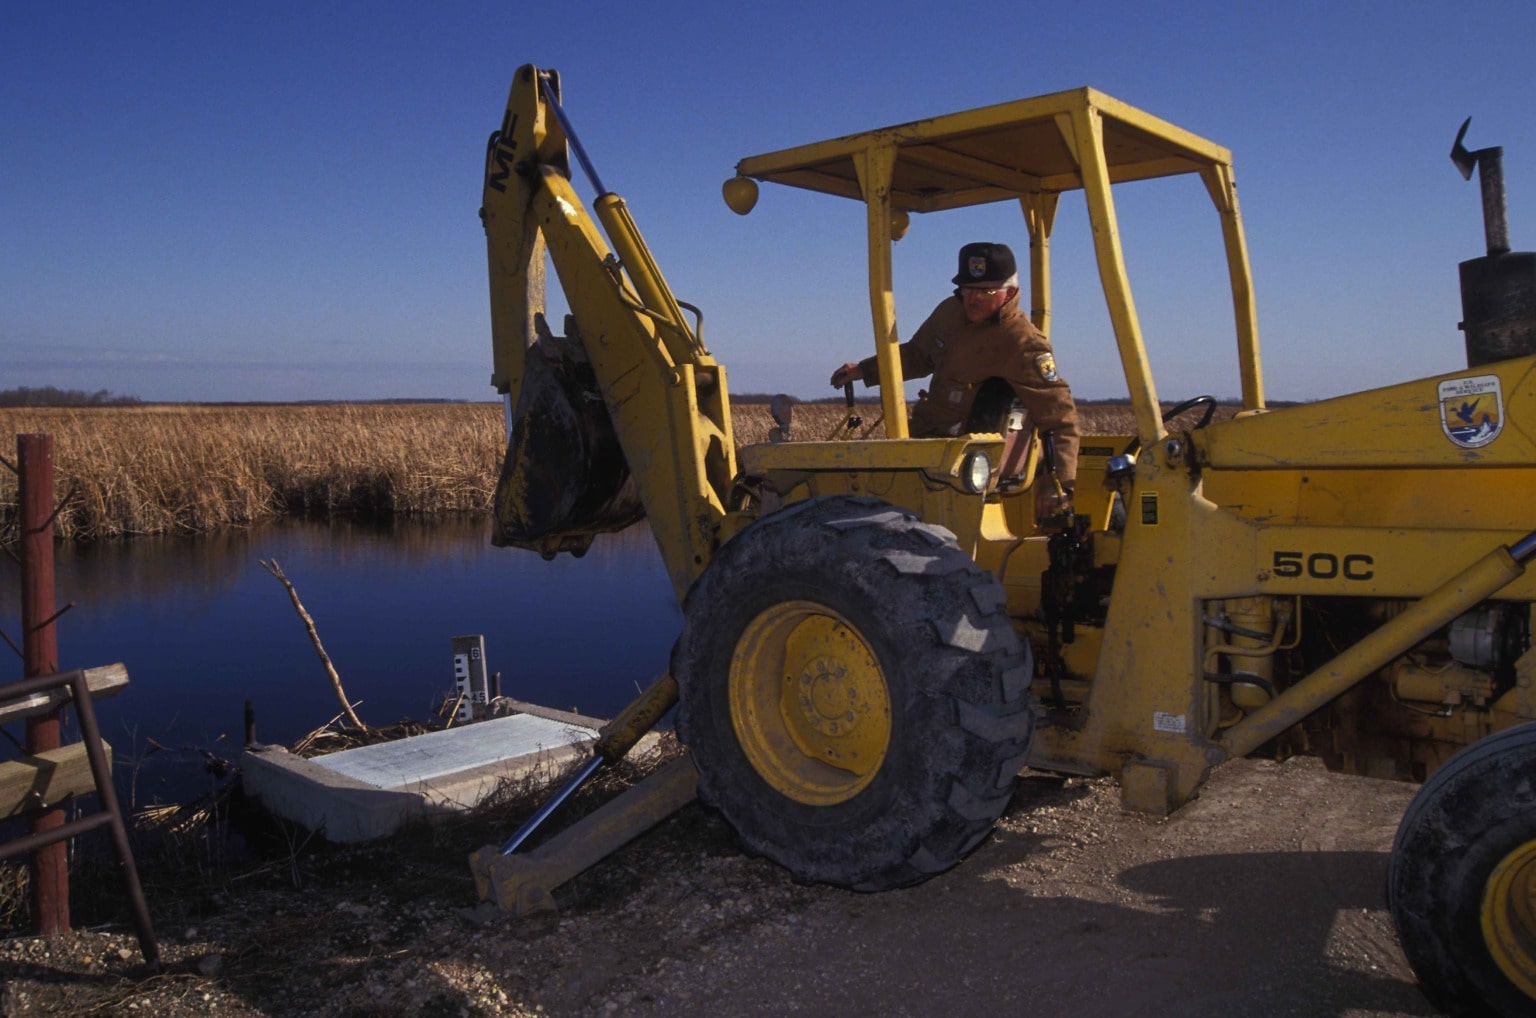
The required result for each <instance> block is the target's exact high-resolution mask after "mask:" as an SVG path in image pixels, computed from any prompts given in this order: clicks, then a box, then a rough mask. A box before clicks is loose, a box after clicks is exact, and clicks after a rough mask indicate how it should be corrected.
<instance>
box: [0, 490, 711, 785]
mask: <svg viewBox="0 0 1536 1018" xmlns="http://www.w3.org/2000/svg"><path fill="white" fill-rule="evenodd" d="M0 558H3V561H0V625H3V626H4V628H5V630H6V632H7V634H8V635H10V636H11V637H12V638H13V639H18V640H19V635H20V632H19V631H20V603H19V602H20V590H19V576H18V572H19V569H18V567H17V565H16V563H15V562H14V561H12V560H11V559H10V558H9V557H0ZM273 558H275V559H277V560H278V562H279V563H280V564H281V565H282V567H283V571H284V572H285V573H287V575H288V577H289V578H290V579H291V580H292V581H293V583H294V585H295V587H296V588H297V589H298V592H299V595H300V597H301V598H302V599H303V601H304V605H305V607H306V608H307V609H308V611H309V613H310V614H311V615H312V616H313V617H314V620H315V625H316V627H317V628H318V630H319V633H320V637H321V639H322V640H323V641H324V643H325V648H326V651H327V652H328V653H329V654H330V656H331V659H332V661H333V662H334V663H335V665H336V668H337V670H338V671H339V672H340V674H341V677H342V681H343V683H344V684H345V687H346V690H347V692H348V694H349V695H350V696H351V698H352V699H353V700H354V701H358V700H360V701H362V703H361V704H360V705H359V706H358V708H357V710H358V714H359V715H360V716H361V717H362V719H363V720H364V721H365V722H367V723H369V724H390V723H392V722H395V721H398V720H401V719H402V718H407V717H415V718H420V717H423V716H424V715H425V714H426V712H427V710H428V709H429V708H430V706H431V705H432V704H433V702H434V701H435V699H436V698H437V697H439V696H440V695H442V694H443V693H445V692H446V691H447V690H449V689H450V688H451V687H452V685H453V672H452V658H451V653H450V649H449V640H450V638H451V637H453V636H458V635H465V634H474V633H483V634H484V635H485V639H486V655H487V658H488V661H489V666H490V670H491V671H500V672H501V673H502V688H503V691H504V692H505V693H507V694H508V695H510V696H516V697H518V698H520V699H527V700H533V701H536V702H539V703H545V704H548V705H551V706H556V707H561V708H567V709H570V708H575V709H579V710H581V711H583V712H584V713H589V714H594V715H598V716H611V715H612V714H613V713H615V712H616V711H618V710H619V709H620V708H622V707H623V706H624V704H626V703H628V702H629V700H630V699H632V698H633V697H634V695H635V693H636V691H637V689H639V688H643V687H644V686H645V685H647V684H648V683H649V681H650V680H651V679H652V678H654V677H655V676H656V675H657V674H659V673H660V672H661V671H662V670H664V669H665V668H666V665H667V654H668V652H669V650H670V648H671V645H672V641H673V639H674V638H675V637H676V634H677V631H678V628H679V626H680V625H681V616H680V613H679V611H678V608H677V603H676V601H675V600H674V598H673V594H672V590H671V586H670V584H669V583H668V581H667V576H666V571H665V569H664V567H663V565H662V562H661V557H660V555H659V554H658V552H657V551H656V548H655V544H654V541H653V540H652V538H651V535H650V532H649V530H648V529H647V528H645V527H644V526H643V525H642V526H638V527H632V528H630V530H628V531H626V532H624V533H623V534H617V535H608V536H606V537H604V538H600V539H599V540H598V541H597V542H596V543H595V544H594V545H593V546H592V549H591V551H590V552H589V553H588V554H587V555H586V557H584V558H582V559H579V560H578V559H573V558H571V557H570V556H561V557H560V558H558V559H556V560H554V561H551V562H545V561H544V560H542V559H541V558H539V556H538V555H536V554H533V553H531V552H523V551H512V550H506V549H498V548H492V547H491V546H490V543H489V538H488V526H487V523H486V522H485V521H483V520H475V521H464V522H457V523H434V524H432V525H430V526H427V525H422V524H409V523H407V524H398V525H396V526H394V527H390V528H384V529H381V528H374V527H359V526H352V525H347V524H333V525H324V524H300V523H283V524H274V525H271V526H268V527H263V528H259V529H255V530H249V531H234V532H227V533H223V534H220V535H217V536H214V537H206V538H146V539H139V540H134V541H129V542H105V543H101V544H96V545H91V546H86V547H80V548H74V547H68V546H61V547H60V548H59V550H58V553H57V567H56V568H57V582H56V586H57V591H58V600H59V602H60V603H61V604H62V603H64V602H66V601H74V602H76V607H75V608H74V609H73V610H72V611H70V612H68V613H67V614H65V615H64V616H63V617H62V618H60V620H59V622H58V639H59V662H60V667H61V668H64V669H68V668H76V667H90V666H93V665H99V664H105V663H108V662H111V661H122V662H124V663H125V664H126V665H127V666H128V670H129V674H130V676H131V678H132V682H131V685H130V686H129V688H128V690H127V691H126V692H125V693H123V694H121V695H120V696H118V697H116V698H114V699H110V700H106V701H104V702H103V703H102V704H101V706H100V714H101V721H102V730H103V734H104V735H105V736H106V738H107V740H108V741H109V742H111V743H113V745H114V747H116V749H117V752H118V757H119V759H120V760H126V759H128V758H129V756H130V754H131V753H132V752H133V750H134V749H135V748H137V749H138V750H142V749H143V748H144V747H145V746H146V745H148V740H150V739H153V740H155V741H156V742H158V743H160V744H163V745H168V746H188V745H195V746H219V747H222V748H225V749H227V750H229V751H230V752H233V751H234V749H235V748H237V747H238V745H239V743H240V741H241V738H242V735H243V721H242V716H243V705H244V703H245V701H246V700H251V701H253V702H254V704H255V707H256V717H257V735H258V738H260V739H261V740H262V741H265V742H276V743H289V742H292V741H294V740H295V739H297V738H299V737H300V736H302V735H303V734H304V733H306V732H308V731H310V730H311V729H313V728H315V727H317V726H318V725H320V724H321V723H323V722H324V721H326V720H327V719H329V718H331V717H332V716H334V715H335V714H336V713H337V712H338V710H339V705H338V704H337V701H336V698H335V696H334V694H333V693H332V691H331V689H330V686H329V683H328V682H327V680H326V678H325V674H324V671H323V669H322V666H321V664H320V661H319V658H318V657H317V655H316V654H315V651H314V649H313V647H312V645H311V644H310V641H309V637H308V634H307V633H306V632H305V629H304V626H303V624H302V623H301V622H300V621H299V619H298V617H297V615H296V614H295V613H294V611H293V607H292V605H291V603H290V602H289V600H288V595H287V593H286V591H285V590H284V589H283V586H282V585H281V584H280V583H278V582H277V581H276V580H275V579H273V578H272V577H271V576H269V575H268V574H267V573H266V572H265V571H264V570H263V569H262V568H261V566H260V564H259V561H260V560H261V559H273ZM0 652H4V653H9V652H8V651H5V650H4V648H0ZM13 661H14V662H15V663H14V665H13V666H12V667H11V668H9V669H7V670H5V671H0V676H3V677H5V678H6V679H15V678H20V677H21V663H20V660H19V659H18V658H15V657H14V656H13ZM17 731H18V732H19V727H18V729H17ZM18 738H19V734H18ZM138 792H139V795H138V798H139V801H141V802H142V801H145V800H146V799H147V798H148V796H147V795H145V794H144V793H145V789H142V788H141V789H139V790H138Z"/></svg>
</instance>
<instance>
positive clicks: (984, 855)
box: [0, 759, 1435, 1018]
mask: <svg viewBox="0 0 1536 1018" xmlns="http://www.w3.org/2000/svg"><path fill="white" fill-rule="evenodd" d="M1412 793H1413V787H1412V786H1408V785H1401V784H1396V783H1388V782H1381V781H1373V780H1369V779H1362V778H1353V777H1343V776H1339V775H1333V774H1329V773H1327V772H1326V771H1325V770H1324V769H1323V768H1322V767H1321V765H1319V764H1318V763H1317V762H1316V761H1313V760H1308V759H1298V760H1292V761H1288V762H1285V763H1273V762H1266V761H1252V760H1243V761H1238V762H1235V763H1232V764H1229V765H1227V766H1225V767H1223V768H1221V769H1219V770H1218V771H1216V772H1215V774H1214V776H1213V777H1212V779H1211V781H1210V783H1209V784H1208V786H1207V787H1206V789H1205V790H1204V793H1203V794H1202V795H1201V797H1200V798H1199V799H1198V800H1196V801H1195V802H1193V803H1192V804H1190V805H1189V806H1187V807H1186V808H1185V809H1183V810H1182V811H1180V812H1179V813H1178V814H1177V815H1175V816H1174V817H1172V818H1170V819H1166V820H1159V819H1153V818H1147V817H1143V816H1139V815H1134V814H1128V813H1124V812H1122V811H1121V809H1120V806H1119V795H1118V791H1117V789H1116V787H1115V786H1114V785H1113V783H1112V782H1110V781H1108V780H1085V779H1066V780H1063V779H1059V778H1054V777H1049V776H1044V775H1033V774H1026V775H1025V777H1024V778H1023V779H1022V780H1021V783H1020V787H1019V791H1018V793H1017V795H1016V796H1015V799H1014V802H1013V804H1012V806H1011V807H1010V809H1009V810H1008V812H1007V814H1006V816H1005V817H1004V818H1003V820H1002V822H1001V823H1000V824H999V826H998V828H997V830H996V832H995V833H994V834H993V835H992V836H991V837H990V838H989V839H988V840H987V841H985V842H984V843H983V844H982V845H981V847H980V848H978V849H977V851H976V852H975V853H974V854H973V855H972V856H971V857H970V858H969V859H968V860H966V862H965V863H963V864H962V865H961V866H959V867H958V868H956V869H954V870H952V871H950V872H949V873H946V874H943V875H941V876H939V877H937V878H935V879H933V880H930V881H929V882H927V883H926V884H923V885H921V886H919V887H916V888H912V889H908V890H902V891H893V892H886V893H882V894H874V895H864V894H856V893H852V892H847V891H841V890H836V889H833V888H828V887H821V886H813V887H807V886H800V885H797V884H795V883H794V882H793V881H792V880H791V879H790V878H789V877H788V875H787V874H786V873H785V872H784V871H783V870H781V869H779V868H778V867H776V866H774V865H773V864H771V863H768V862H765V861H763V860H761V859H755V858H751V857H748V856H745V855H743V854H741V852H740V851H739V850H738V849H737V847H736V845H735V841H734V839H733V837H732V835H731V833H730V831H729V829H728V828H727V827H726V826H725V825H724V824H723V823H722V822H721V821H720V820H718V819H717V818H716V817H714V816H712V815H710V814H709V813H707V812H705V811H704V810H703V809H702V808H701V807H699V806H697V805H694V806H690V807H688V808H687V809H685V810H683V811H682V812H681V813H679V814H677V815H676V816H674V817H673V818H672V819H671V820H669V821H667V822H666V823H664V824H663V825H662V826H660V827H658V828H657V829H656V830H654V831H653V832H651V833H650V834H648V835H646V836H645V837H644V838H642V839H640V840H639V841H637V842H635V843H634V844H632V845H631V846H629V848H627V849H625V850H624V851H623V852H621V853H619V854H618V855H616V856H615V857H613V858H612V859H610V860H609V861H608V862H606V863H604V864H603V865H601V866H599V867H598V868H596V869H594V870H593V871H591V872H589V873H588V874H586V875H584V876H582V877H581V878H579V879H578V880H576V881H575V882H573V883H572V884H570V885H568V886H567V887H566V888H564V889H563V890H562V891H561V892H560V894H559V895H558V897H559V900H560V906H561V908H560V911H559V912H558V913H556V914H552V915H544V916H537V917H532V918H526V919H514V918H510V917H507V916H505V915H502V914H500V913H497V912H496V911H495V909H494V908H493V907H490V906H487V905H477V904H476V902H475V899H474V890H473V883H472V881H471V879H470V876H469V871H468V869H467V866H466V865H465V864H464V859H465V856H466V855H467V853H468V852H469V851H470V850H472V849H473V848H475V847H478V845H479V844H482V843H484V842H485V841H488V840H493V839H494V836H495V831H494V824H493V825H491V826H490V827H487V828H485V829H477V828H475V827H474V826H473V825H472V824H470V823H468V822H465V823H455V824H448V825H438V826H436V827H434V828H431V829H429V830H421V831H417V832H415V833H414V834H413V835H412V836H409V837H406V838H403V839H397V841H396V842H395V843H393V844H390V845H386V846H375V847H368V848H362V849H350V850H339V849H330V848H323V847H317V846H315V845H314V844H311V845H309V846H306V847H304V848H303V849H297V846H296V845H295V846H291V847H292V848H294V849H295V850H294V851H290V852H289V853H287V854H286V856H285V855H284V853H281V852H279V853H277V854H276V856H274V855H273V854H272V852H271V850H270V846H269V848H268V850H267V857H266V861H265V862H262V863H260V864H259V865H256V864H255V860H253V862H252V865H250V866H249V867H248V868H247V869H244V870H239V869H238V868H237V867H232V868H231V870H230V872H229V873H228V874H227V875H226V878H225V879H223V880H222V881H219V882H216V883H214V884H210V883H208V882H198V881H193V880H187V881H185V882H184V883H183V884H181V885H178V884H176V883H166V882H163V881H155V880H153V879H151V889H150V896H151V902H152V905H153V906H154V909H155V912H156V917H157V927H158V931H159V933H160V936H161V938H162V940H163V951H164V955H165V958H166V961H167V963H168V964H167V970H166V971H165V972H164V973H162V974H159V975H154V976H147V975H146V974H145V973H144V972H143V971H142V970H141V968H140V967H139V966H138V961H139V959H138V954H137V950H136V943H135V940H134V938H133V937H132V935H131V933H130V932H128V928H127V927H126V926H122V925H113V926H111V927H109V928H107V929H98V930H95V931H88V932H85V933H81V934H78V935H75V936H72V937H69V938H64V939H60V940H56V941H53V942H48V941H43V940H39V939H35V938H26V937H22V938H14V939H11V940H8V941H5V942H4V943H0V979H3V981H4V989H3V990H0V1013H3V1014H4V1015H6V1016H11V1015H34V1014H115V1015H126V1014H135V1015H137V1014H144V1015H193V1014H208V1013H213V1014H229V1015H337V1016H340V1015H424V1014H430V1015H528V1014H549V1015H587V1014H598V1015H602V1014H624V1015H677V1014H709V1015H759V1014H806V1015H847V1014H878V1015H937V1014H946V1015H994V1014H1030V1015H1036V1016H1055V1015H1061V1016H1071V1018H1097V1016H1133V1015H1147V1016H1158V1018H1166V1016H1169V1015H1180V1016H1205V1015H1209V1016H1218V1015H1219V1016H1224V1018H1240V1016H1254V1018H1261V1016H1262V1018H1268V1016H1280V1015H1295V1016H1306V1018H1322V1016H1338V1018H1346V1016H1347V1018H1385V1016H1397V1015H1433V1014H1435V1011H1434V1010H1433V1009H1432V1008H1431V1007H1430V1006H1429V1005H1428V1004H1427V1003H1426V1002H1425V1001H1424V999H1423V998H1422V997H1421V996H1420V995H1419V993H1418V991H1417V989H1416V988H1415V986H1414V982H1413V977H1412V974H1411V972H1410V971H1409V970H1408V967H1407V964H1406V962H1405V961H1404V959H1403V956H1402V952H1401V951H1400V949H1399V948H1398V946H1397V942H1396V938H1395V936H1394V933H1393V929H1392V922H1391V918H1390V916H1389V915H1388V913H1387V911H1386V908H1385V904H1384V900H1383V885H1384V880H1385V873H1386V867H1387V852H1388V850H1389V848H1390V845H1391V841H1392V837H1393V833H1394V831H1395V828H1396V825H1397V821H1398V819H1399V817H1400V816H1401V814H1402V811H1403V809H1404V808H1405V806H1406V805H1407V802H1408V800H1409V798H1410V797H1411V795H1412ZM295 885H298V886H295ZM102 886H103V887H110V885H108V884H103V885H102Z"/></svg>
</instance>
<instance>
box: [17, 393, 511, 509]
mask: <svg viewBox="0 0 1536 1018" xmlns="http://www.w3.org/2000/svg"><path fill="white" fill-rule="evenodd" d="M29 432H30V433H48V434H51V435H52V436H53V442H54V463H55V466H54V472H55V487H56V490H57V492H58V495H59V498H60V499H61V500H62V501H63V508H62V510H61V511H60V513H59V516H58V518H57V520H56V521H55V528H56V532H57V533H58V534H59V536H61V537H65V538H76V539H93V538H102V537H117V536H124V535H134V534H165V533H201V532H205V531H208V530H214V529H217V528H220V527H226V526H242V525H246V524H250V523H255V522H259V521H261V520H264V519H270V518H273V517H277V516H281V515H285V514H286V515H295V516H312V517H318V518H327V517H330V516H333V515H334V516H361V517H378V518H384V517H389V516H393V515H397V514H398V515H419V514H427V513H446V512H484V511H486V509H487V508H488V507H489V505H490V499H491V492H492V490H493V488H494V487H495V483H496V472H497V469H498V467H499V465H500V462H501V455H502V446H503V442H502V427H501V411H500V408H499V407H496V406H490V405H466V404H408V405H393V404H391V405H374V404H364V405H359V404H347V405H328V406H307V405H306V406H154V407H110V408H108V407H103V408H84V409H62V408H58V409H37V408H27V409H7V410H0V435H5V436H10V435H13V434H22V433H29ZM6 444H7V445H8V446H9V448H7V449H5V450H4V453H3V454H4V455H5V457H6V459H7V460H8V461H10V460H12V458H13V457H14V456H15V452H16V447H15V445H14V444H13V441H12V442H7V443H6ZM16 498H17V495H16V477H15V475H14V474H13V473H12V472H11V471H9V470H0V526H4V527H5V528H7V529H9V528H12V527H14V525H15V513H16Z"/></svg>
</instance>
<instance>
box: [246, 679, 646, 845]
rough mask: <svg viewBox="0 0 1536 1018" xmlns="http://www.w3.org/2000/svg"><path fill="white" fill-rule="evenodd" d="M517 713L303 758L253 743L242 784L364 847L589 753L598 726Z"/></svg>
mask: <svg viewBox="0 0 1536 1018" xmlns="http://www.w3.org/2000/svg"><path fill="white" fill-rule="evenodd" d="M516 707H517V709H518V710H520V711H521V713H518V714H513V715H511V716H509V717H503V718H495V719H492V720H489V721H481V722H477V723H475V724H471V725H464V726H462V727H460V728H450V729H448V730H446V731H441V732H429V733H427V734H425V735H417V736H413V737H411V738H408V739H398V740H395V741H394V742H385V743H379V744H377V745H373V746H360V747H358V748H356V749H347V750H342V751H341V752H338V753H329V754H327V755H325V756H318V757H313V758H310V759H305V758H303V757H298V756H294V755H293V754H292V753H289V752H288V751H287V750H286V749H283V748H282V747H278V746H253V747H250V748H248V749H247V750H246V751H245V753H244V754H243V756H242V759H241V764H242V766H241V780H242V783H243V784H244V787H245V791H246V793H247V794H249V795H252V796H253V797H255V798H256V799H258V800H259V801H260V802H261V803H262V805H263V806H265V807H266V808H267V809H268V810H269V811H270V812H272V813H273V814H275V815H276V816H279V817H282V818H284V819H286V820H289V821H292V822H294V823H297V824H300V825H302V826H304V827H306V828H308V829H310V830H313V831H319V832H321V833H322V834H323V835H324V837H325V838H326V839H327V840H328V841H334V842H343V843H346V842H360V841H371V840H373V839H375V838H382V837H386V836H388V835H390V834H393V833H394V832H395V831H397V830H399V828H400V826H401V825H402V824H404V823H406V822H407V821H409V820H412V819H415V818H417V817H423V816H431V815H433V814H434V813H442V812H446V811H452V810H464V809H469V808H471V807H473V806H475V805H478V804H479V803H480V802H481V801H482V800H484V799H485V798H486V796H488V795H490V794H491V793H492V792H494V791H496V789H497V788H498V787H500V785H501V784H502V783H503V782H505V781H528V782H531V783H533V784H534V785H535V786H542V785H546V784H548V783H549V782H550V781H552V780H553V779H554V778H556V777H557V776H558V775H559V774H560V773H561V772H562V771H563V770H564V769H565V768H567V767H568V766H570V765H571V764H573V763H575V762H576V761H579V760H585V759H587V758H588V757H589V756H590V754H591V752H592V743H593V742H595V741H596V739H597V731H598V729H599V728H601V727H602V725H603V724H604V722H603V721H601V720H599V719H597V718H589V717H584V716H582V715H579V714H571V713H567V712H565V711H555V710H550V709H548V708H544V707H539V706H538V705H536V704H524V703H518V704H516ZM647 738H648V739H651V740H653V742H654V738H655V737H654V736H647ZM643 747H644V741H642V745H641V747H637V751H640V750H643Z"/></svg>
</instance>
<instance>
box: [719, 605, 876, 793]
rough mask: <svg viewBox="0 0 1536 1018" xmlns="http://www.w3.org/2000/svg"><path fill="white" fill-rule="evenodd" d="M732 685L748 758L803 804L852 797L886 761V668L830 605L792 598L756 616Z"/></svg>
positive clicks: (734, 716)
mask: <svg viewBox="0 0 1536 1018" xmlns="http://www.w3.org/2000/svg"><path fill="white" fill-rule="evenodd" d="M729 691H730V705H731V724H732V725H733V726H734V727H735V729H736V738H737V740H738V741H739V742H740V743H741V747H742V749H743V750H744V751H745V752H746V755H747V759H748V761H749V762H750V763H751V764H752V767H753V769H754V770H756V771H757V773H758V774H759V775H761V776H762V778H763V779H764V780H765V781H767V782H768V784H769V785H771V786H773V788H774V789H775V790H776V791H778V792H780V793H781V794H783V795H784V796H786V797H788V798H790V799H793V800H795V801H796V802H803V803H806V804H808V805H812V806H830V805H833V804H835V803H839V802H845V801H847V800H848V799H851V798H853V797H854V796H855V795H857V794H859V792H860V791H862V790H863V789H864V788H865V787H866V786H868V784H869V783H870V781H872V780H874V777H875V774H876V772H878V771H879V770H880V765H881V763H883V762H884V760H885V754H886V752H887V750H888V749H889V747H890V743H891V697H890V693H889V691H888V690H887V688H886V683H885V673H884V672H883V671H881V668H880V664H879V662H878V661H877V660H876V658H875V655H874V652H873V651H871V650H870V648H869V644H867V643H865V642H864V638H863V636H861V635H860V634H859V631H858V630H857V629H856V628H855V627H854V626H853V624H852V623H850V622H849V621H848V620H847V619H845V618H843V617H842V616H841V615H839V614H838V613H837V612H835V611H833V610H832V609H830V608H828V607H826V606H825V605H820V604H816V603H815V602H813V601H785V602H783V603H781V604H777V605H774V606H773V607H772V608H769V609H768V610H767V611H765V612H763V613H762V614H760V615H758V616H757V617H756V618H754V619H753V620H752V621H751V622H749V623H748V624H747V627H746V629H744V630H743V631H742V634H741V640H740V642H738V643H737V645H736V653H735V654H734V655H732V658H731V672H730V679H729Z"/></svg>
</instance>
